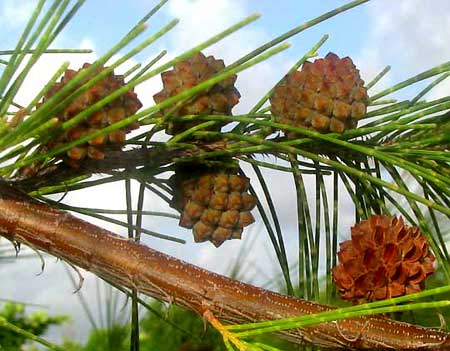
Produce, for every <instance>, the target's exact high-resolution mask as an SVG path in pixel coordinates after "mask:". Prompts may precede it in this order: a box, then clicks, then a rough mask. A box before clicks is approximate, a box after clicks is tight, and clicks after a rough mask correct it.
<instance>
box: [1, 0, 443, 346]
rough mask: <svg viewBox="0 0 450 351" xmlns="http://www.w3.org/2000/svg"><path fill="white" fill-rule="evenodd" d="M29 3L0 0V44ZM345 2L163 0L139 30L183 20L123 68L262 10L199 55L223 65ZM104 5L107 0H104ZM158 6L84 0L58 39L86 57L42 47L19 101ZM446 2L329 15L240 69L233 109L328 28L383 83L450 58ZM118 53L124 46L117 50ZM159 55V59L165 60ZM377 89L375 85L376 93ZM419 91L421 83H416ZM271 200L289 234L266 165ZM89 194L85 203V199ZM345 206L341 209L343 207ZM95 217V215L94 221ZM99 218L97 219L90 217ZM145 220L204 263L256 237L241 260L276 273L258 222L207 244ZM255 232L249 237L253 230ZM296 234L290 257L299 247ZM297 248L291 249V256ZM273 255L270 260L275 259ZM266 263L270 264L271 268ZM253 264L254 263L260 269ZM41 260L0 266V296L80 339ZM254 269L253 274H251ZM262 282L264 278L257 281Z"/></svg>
mask: <svg viewBox="0 0 450 351" xmlns="http://www.w3.org/2000/svg"><path fill="white" fill-rule="evenodd" d="M34 3H35V1H25V0H19V1H18V0H2V1H1V2H0V22H1V23H2V24H3V25H2V32H3V34H2V47H3V49H11V48H13V46H14V43H15V40H17V38H18V35H19V33H20V31H21V30H22V29H23V27H24V25H25V23H26V21H27V18H28V16H29V15H30V12H31V11H32V9H33V6H34ZM345 3H346V1H342V0H328V1H304V0H279V1H272V0H260V1H252V0H215V1H210V0H169V2H168V4H166V6H165V7H164V8H163V9H162V10H161V11H160V12H159V13H158V14H157V15H155V16H154V17H153V18H152V20H151V21H150V22H149V27H148V29H147V31H146V32H145V33H144V36H145V35H148V36H149V35H151V34H152V33H155V32H156V31H157V30H159V29H160V28H161V27H162V26H164V25H165V24H167V23H168V22H169V21H171V20H172V19H174V18H179V19H180V23H179V25H177V26H176V27H175V28H174V29H173V30H172V31H171V32H170V33H169V34H168V35H166V36H165V37H164V38H162V39H160V40H159V41H158V42H156V43H155V44H153V45H152V46H151V47H149V48H148V49H147V50H145V51H144V52H143V53H141V54H139V55H138V56H136V57H135V58H134V59H133V60H131V61H130V63H129V64H127V65H124V66H123V67H121V69H120V70H119V71H120V72H124V71H126V70H127V69H128V68H129V67H131V66H132V65H134V64H135V63H137V62H143V63H146V62H148V61H149V60H151V59H152V58H153V57H155V56H156V55H157V54H158V53H159V52H161V50H163V49H167V50H168V54H167V57H166V58H165V60H167V59H170V58H173V57H174V56H176V55H177V54H180V53H182V52H183V51H184V50H186V49H189V48H190V47H192V46H193V45H196V44H198V43H200V42H201V41H203V40H205V39H207V38H208V37H209V36H211V35H213V34H215V33H217V32H219V31H221V30H223V29H225V28H226V27H227V26H229V25H231V24H233V23H235V22H237V21H239V20H241V19H243V18H245V17H246V16H248V15H250V14H252V13H255V12H258V13H261V14H262V15H263V16H262V18H261V19H259V20H258V21H257V22H255V23H253V24H251V25H250V26H248V27H246V28H244V29H243V30H241V31H240V32H238V33H236V34H234V35H232V36H231V37H229V38H227V39H226V40H224V41H223V42H221V43H219V44H216V45H214V46H212V47H210V48H208V49H207V50H205V53H207V54H213V55H215V56H216V57H220V58H223V59H224V60H225V63H229V62H233V61H235V60H237V59H238V58H239V57H241V56H242V55H244V54H246V53H248V52H249V51H251V50H252V49H254V48H256V47H258V46H259V45H261V44H263V43H265V42H267V41H269V40H270V39H272V38H274V37H276V36H277V35H280V34H282V33H284V32H286V31H288V30H290V29H291V28H293V27H295V26H297V25H299V24H301V23H303V22H305V21H307V20H310V19H313V18H315V17H317V16H319V15H320V14H322V13H324V12H326V11H329V10H332V9H333V8H335V7H338V6H342V5H344V4H345ZM106 4H107V5H106ZM153 5H154V1H149V0H127V1H120V0H112V1H108V2H105V1H102V0H87V2H86V4H85V5H84V6H83V8H82V9H81V10H80V12H79V15H78V16H77V17H76V18H75V19H74V20H73V21H72V22H71V23H70V24H69V25H68V26H67V28H66V30H65V31H64V32H63V33H62V34H61V35H60V36H59V37H58V40H57V42H56V43H55V44H54V47H58V48H91V49H93V50H94V53H93V54H89V55H48V56H45V58H44V59H43V60H41V61H40V62H39V63H38V64H37V65H36V68H35V69H34V70H33V71H32V73H31V74H30V76H29V81H28V82H27V84H26V85H25V86H24V87H23V89H22V90H21V91H20V93H19V95H18V102H19V103H23V104H26V103H27V101H29V99H30V98H32V97H33V96H34V94H35V93H36V92H37V91H38V90H39V89H40V88H41V86H42V85H43V84H44V83H45V82H46V80H47V79H48V78H49V77H50V75H51V74H52V73H53V72H54V70H55V69H56V68H57V67H59V65H60V64H61V63H62V62H64V61H66V60H69V61H70V62H71V66H72V68H75V69H78V67H80V65H81V64H82V63H83V62H92V61H93V60H95V58H96V57H98V56H100V55H102V54H103V53H105V52H106V51H107V50H108V49H109V48H110V47H111V46H112V45H114V44H115V43H116V42H117V41H118V40H119V39H120V38H121V37H122V36H123V35H124V34H125V33H126V32H127V31H128V30H129V29H130V28H131V27H132V26H133V25H134V24H135V23H136V22H137V21H138V20H139V19H140V18H141V17H142V16H143V15H144V14H145V13H146V11H148V10H149V9H150V8H151V7H152V6H153ZM449 13H450V2H448V1H447V0H433V1H424V0H397V1H391V0H372V1H370V2H369V3H366V4H364V5H362V6H360V7H358V8H356V9H353V10H350V11H349V12H347V13H345V14H342V15H340V16H337V17H335V18H332V19H330V20H328V21H326V22H324V23H321V24H319V25H318V26H315V27H313V28H311V29H308V30H306V31H304V32H302V33H301V34H299V35H297V36H296V37H293V38H292V39H290V40H289V42H290V43H291V44H292V47H291V48H290V49H289V50H288V51H285V52H283V53H282V54H280V55H279V56H277V57H274V58H272V59H270V60H268V61H266V62H264V63H262V64H260V65H258V66H257V67H253V68H251V69H249V70H248V71H245V72H243V73H241V74H240V75H239V79H238V81H237V87H238V89H239V90H240V92H241V95H242V99H241V103H240V104H239V105H238V106H237V107H236V110H235V112H236V113H245V112H246V111H248V109H249V108H250V107H251V106H252V104H253V103H255V102H256V101H257V99H258V98H259V97H260V96H261V95H263V94H264V93H265V92H266V91H267V90H268V89H269V88H271V86H272V85H273V84H274V83H275V82H276V81H278V80H279V79H280V78H281V77H282V76H283V75H284V73H285V72H286V70H287V69H288V68H289V67H290V65H292V63H293V62H295V61H296V60H297V59H298V58H299V57H301V56H302V55H303V54H304V53H305V52H306V51H307V50H309V48H310V47H311V46H312V45H314V44H315V43H316V42H317V41H318V40H319V39H320V38H321V37H322V36H323V35H324V34H329V35H330V39H329V40H328V41H327V42H326V43H325V45H324V46H323V47H322V48H321V49H320V54H321V55H325V54H327V53H328V52H329V51H333V52H335V53H336V54H338V55H340V56H350V57H352V58H353V61H354V62H355V64H356V65H357V67H358V68H359V69H360V70H361V75H362V77H363V79H364V80H365V81H366V82H368V81H370V80H371V79H372V78H373V77H374V76H375V75H376V74H377V73H379V72H380V71H381V69H383V68H384V67H385V66H386V65H388V64H390V65H392V71H391V73H390V74H389V76H388V77H386V78H385V79H384V80H383V81H382V82H381V83H380V87H385V86H387V85H390V84H392V83H394V82H397V81H400V80H403V79H405V78H408V77H409V76H411V75H413V74H416V73H418V72H420V71H423V70H426V69H428V68H431V67H433V66H435V65H437V64H440V63H443V62H446V61H448V60H449V58H450V45H448V33H449V32H450V17H449V16H448V14H449ZM120 54H123V53H120ZM162 62H164V60H162ZM160 88H161V83H160V81H159V79H153V80H151V81H149V82H147V83H145V84H143V85H142V86H140V87H138V89H137V92H138V93H139V97H140V99H141V100H142V101H143V102H144V105H146V106H149V105H151V104H152V103H153V102H152V98H151V97H152V95H153V94H154V93H156V92H157V91H158V90H159V89H160ZM448 88H449V85H448V84H446V83H444V84H442V86H441V87H439V88H438V89H436V91H435V92H433V93H432V97H437V96H439V95H443V94H446V95H448V93H446V91H447V90H448ZM376 89H377V88H375V89H374V91H376ZM415 89H418V88H415ZM267 175H268V176H269V177H270V179H276V180H277V181H274V182H273V184H271V191H272V192H273V194H274V197H275V201H276V204H277V206H278V208H279V209H280V217H281V220H282V223H283V230H284V232H285V234H286V235H292V236H294V238H295V235H296V234H295V218H296V212H295V206H294V204H295V202H294V201H295V199H294V197H293V196H290V195H292V189H293V184H292V180H291V178H290V177H289V176H286V175H283V174H279V173H275V172H267ZM123 193H124V192H123V184H115V185H114V186H107V187H102V188H101V189H97V190H95V192H94V191H92V190H91V192H89V193H88V194H86V192H76V193H73V194H69V196H67V198H66V199H65V201H66V202H68V203H71V204H76V205H80V206H86V205H87V206H91V207H103V208H105V207H107V208H116V209H120V208H123ZM86 199H88V203H86ZM146 206H148V208H147V209H149V210H167V206H166V205H164V204H160V203H158V202H157V201H152V199H151V198H148V199H147V203H146ZM343 209H344V211H343V214H344V215H343V218H342V219H341V230H342V232H343V234H342V237H345V236H346V235H348V230H349V225H350V224H351V220H352V219H351V215H350V214H351V213H352V208H351V206H350V204H349V203H348V201H347V202H346V201H345V198H343ZM345 214H347V215H345ZM94 222H95V221H94ZM95 223H98V224H100V225H104V223H102V222H99V221H97V222H95ZM145 224H146V227H148V228H149V229H151V230H155V231H158V232H164V233H167V234H173V235H176V236H179V237H183V238H185V239H186V240H187V242H188V244H186V245H179V244H173V243H168V242H165V241H161V240H158V239H153V238H145V242H146V244H148V245H150V246H152V247H155V248H157V249H160V250H162V251H164V252H167V253H170V254H172V255H175V256H177V257H180V258H182V259H185V260H188V261H190V262H193V263H196V264H199V265H201V266H203V267H206V268H209V269H212V270H215V271H218V272H224V271H226V269H227V268H228V267H229V263H230V262H231V260H232V259H233V258H234V257H236V254H237V252H238V251H239V249H240V248H241V247H242V245H244V244H245V245H252V246H253V247H254V248H255V249H254V250H251V252H252V253H251V255H250V256H249V257H247V261H248V262H251V264H252V266H253V274H256V272H258V271H259V270H260V268H261V267H265V268H264V269H265V270H266V272H268V273H267V278H268V277H274V276H277V275H279V269H278V267H277V265H276V264H275V262H276V259H275V256H274V254H273V252H272V250H271V249H270V248H269V247H268V246H267V245H265V243H266V242H267V241H268V237H267V234H266V233H265V231H264V230H263V229H262V227H261V226H260V225H259V224H258V223H257V224H255V225H254V226H253V229H250V230H247V233H246V234H245V237H244V241H243V242H230V243H226V244H224V245H223V246H222V247H221V248H220V249H215V248H213V247H212V245H211V244H210V243H205V244H200V245H193V244H192V239H191V237H190V233H189V231H187V230H182V229H179V228H178V227H177V225H176V222H173V221H164V222H163V221H160V220H155V219H147V220H146V222H145ZM108 228H109V229H111V230H114V231H116V232H121V233H123V232H124V231H123V229H122V228H119V227H116V226H112V225H110V226H108ZM255 236H256V239H255V240H252V239H251V238H252V237H255ZM295 245H296V244H295V241H293V248H292V250H289V248H288V250H289V252H290V255H293V254H294V253H295ZM293 262H295V256H293V257H292V263H293ZM272 263H273V265H272ZM272 266H273V268H270V269H267V267H272ZM258 267H259V268H258ZM38 272H39V264H38V261H37V260H19V262H15V263H14V264H8V265H0V274H1V275H2V281H3V282H8V284H2V286H1V287H0V297H1V298H7V299H16V300H21V301H27V302H34V303H39V304H43V305H47V306H49V308H50V312H51V313H70V314H72V315H73V316H74V317H73V318H74V321H73V323H72V324H71V325H70V326H67V327H66V328H65V329H64V331H63V333H61V332H60V331H58V332H56V331H55V332H54V333H53V336H56V335H57V334H58V335H66V336H69V337H74V338H77V339H83V337H84V336H85V334H86V330H87V326H88V324H87V319H86V316H85V314H84V312H83V311H82V310H81V308H80V304H79V302H78V296H77V295H74V294H72V290H73V288H72V286H71V283H70V280H69V279H68V278H67V274H66V272H65V270H64V265H63V264H62V263H60V262H56V261H55V260H54V259H51V258H48V259H47V267H46V269H45V271H44V273H43V274H42V275H39V276H36V273H38ZM253 274H252V275H253ZM84 275H85V278H86V284H85V286H84V288H83V290H82V292H83V294H85V295H86V298H87V299H88V301H90V304H91V306H93V309H94V314H95V315H96V316H95V318H98V314H99V312H98V306H97V301H98V300H97V299H96V293H95V291H96V288H95V284H96V283H95V280H94V279H93V278H92V277H91V276H90V275H89V274H84ZM259 278H260V279H259V281H260V282H261V281H262V280H264V279H267V278H266V277H263V279H261V275H260V276H259Z"/></svg>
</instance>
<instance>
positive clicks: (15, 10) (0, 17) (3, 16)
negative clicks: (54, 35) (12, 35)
mask: <svg viewBox="0 0 450 351" xmlns="http://www.w3.org/2000/svg"><path fill="white" fill-rule="evenodd" d="M35 6H36V3H35V2H33V1H14V0H3V1H2V5H1V7H0V21H1V22H2V25H7V26H11V27H19V26H21V25H22V24H24V23H26V22H27V21H28V19H29V18H30V15H31V13H32V12H33V9H34V7H35Z"/></svg>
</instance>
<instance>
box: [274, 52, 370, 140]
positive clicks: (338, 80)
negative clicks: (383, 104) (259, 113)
mask: <svg viewBox="0 0 450 351" xmlns="http://www.w3.org/2000/svg"><path fill="white" fill-rule="evenodd" d="M367 100H368V96H367V91H366V89H365V88H364V81H363V80H361V78H360V76H359V70H357V69H356V67H355V65H354V64H353V62H352V60H351V59H350V58H349V57H345V58H343V59H340V58H339V57H338V56H337V55H335V54H333V53H331V52H330V53H329V54H328V55H327V56H326V57H325V58H323V59H318V60H315V61H314V62H313V63H311V62H308V61H307V62H305V63H304V64H303V66H302V70H301V71H295V72H292V73H289V74H287V75H286V76H285V78H284V79H283V81H282V82H281V83H280V84H279V85H278V86H276V87H275V89H274V92H273V94H272V96H271V97H270V103H271V111H272V114H273V115H274V117H275V121H276V122H279V123H283V124H289V125H292V126H295V127H302V128H309V129H314V130H316V131H318V132H321V133H328V132H337V133H342V132H343V131H345V130H346V129H351V128H355V127H356V125H357V123H358V119H359V118H361V117H362V116H363V115H364V114H365V113H366V109H367ZM287 136H288V138H291V139H293V138H296V137H298V136H297V135H296V134H295V133H290V132H287Z"/></svg>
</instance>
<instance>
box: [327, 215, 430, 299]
mask: <svg viewBox="0 0 450 351" xmlns="http://www.w3.org/2000/svg"><path fill="white" fill-rule="evenodd" d="M351 235H352V239H351V240H347V241H344V242H343V243H341V244H340V251H339V253H338V257H339V265H338V266H337V267H334V269H333V279H334V281H335V283H336V285H337V288H338V291H339V293H340V295H341V297H342V298H343V299H345V300H351V301H353V302H354V303H363V302H367V301H374V300H384V299H388V298H392V297H397V296H402V295H406V294H411V293H415V292H419V291H421V290H423V288H424V281H425V279H426V278H427V277H428V276H429V275H430V274H432V273H433V272H434V260H435V258H434V256H433V254H432V253H431V252H430V251H429V249H428V241H427V239H426V238H425V236H424V235H423V234H422V233H421V232H420V230H419V228H417V227H412V226H407V225H405V224H404V223H403V219H402V218H399V219H398V218H396V217H392V218H390V217H388V216H385V215H373V216H371V217H370V218H369V219H368V220H365V221H362V222H360V223H358V224H357V225H355V226H354V227H352V229H351Z"/></svg>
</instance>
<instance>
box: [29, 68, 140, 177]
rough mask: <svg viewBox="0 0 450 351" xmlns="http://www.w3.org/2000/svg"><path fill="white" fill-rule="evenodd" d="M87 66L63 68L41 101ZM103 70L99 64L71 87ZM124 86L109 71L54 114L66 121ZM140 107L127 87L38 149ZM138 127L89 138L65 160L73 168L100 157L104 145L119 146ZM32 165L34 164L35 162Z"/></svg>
mask: <svg viewBox="0 0 450 351" xmlns="http://www.w3.org/2000/svg"><path fill="white" fill-rule="evenodd" d="M89 66H90V64H89V63H85V64H84V65H83V67H82V68H81V69H80V70H79V71H74V70H72V69H68V70H66V71H65V73H64V76H63V77H62V78H61V81H60V82H58V83H56V84H55V85H54V86H53V87H51V88H50V89H49V91H48V92H47V94H46V95H45V96H44V98H43V101H42V103H44V102H45V101H47V100H49V99H50V98H51V97H53V95H55V94H56V93H57V92H58V91H60V90H61V89H62V88H63V87H64V86H66V85H67V84H68V83H69V82H70V81H71V80H72V79H73V78H74V77H75V76H76V75H77V73H78V72H80V71H82V70H84V69H87V68H88V67H89ZM104 69H105V68H104V67H99V68H98V69H97V70H96V71H95V72H94V73H93V74H92V75H90V76H89V77H87V78H85V79H84V80H83V81H82V82H81V83H80V84H77V86H75V87H74V89H73V92H74V91H75V90H76V89H78V88H79V87H80V86H81V85H83V84H84V83H86V82H87V81H88V80H89V79H92V78H93V77H95V76H96V75H98V74H99V73H100V72H102V71H103V70H104ZM124 85H125V82H124V77H123V76H121V75H115V74H114V72H111V73H110V74H109V75H107V76H106V77H105V78H103V79H101V80H100V81H98V82H97V83H95V84H94V85H93V86H91V87H90V88H88V89H87V90H86V91H84V92H83V93H81V94H80V95H78V96H77V97H76V98H75V99H73V101H72V102H71V103H70V104H69V105H68V106H66V107H65V108H64V109H63V110H62V111H61V112H60V113H59V114H58V115H57V116H55V117H56V118H58V120H59V121H60V122H61V123H62V122H66V121H68V120H70V119H71V118H73V117H75V116H76V115H77V114H79V113H80V112H82V111H84V110H85V109H87V108H88V107H90V106H92V105H93V104H95V103H96V102H98V101H100V100H102V99H103V98H104V97H106V96H108V95H109V94H111V93H112V92H113V91H115V90H117V89H119V88H121V87H122V86H124ZM141 106H142V104H141V102H140V101H139V99H138V97H137V95H136V93H135V92H134V91H132V90H130V91H128V92H126V93H125V94H123V95H121V96H120V97H118V98H116V99H115V100H113V101H111V102H110V103H109V104H107V105H105V106H104V107H103V108H101V109H100V110H97V111H96V112H94V113H92V114H91V115H89V116H88V117H87V118H86V119H85V120H84V121H81V122H80V123H79V124H78V125H76V126H75V127H73V128H71V129H69V130H67V131H66V132H65V133H63V134H62V135H60V136H58V137H57V138H56V139H55V140H52V141H51V142H49V143H48V144H46V145H42V146H41V150H51V149H52V148H55V147H57V146H59V145H62V144H65V143H67V142H71V141H74V140H77V139H79V138H81V137H83V136H84V135H86V134H89V133H92V132H94V131H96V130H100V129H103V128H105V127H107V126H109V125H111V124H113V123H116V122H118V121H120V120H122V119H124V118H126V117H128V116H131V115H133V114H135V113H136V112H137V111H138V110H139V109H140V108H141ZM138 127H139V125H138V124H136V123H135V124H130V125H128V126H126V127H124V128H122V129H119V130H116V131H114V132H111V133H109V134H107V135H103V136H99V137H96V138H94V139H91V140H90V141H89V142H87V143H85V144H82V145H78V146H76V147H73V148H71V149H70V150H68V151H67V154H66V156H67V157H66V158H65V161H66V162H67V163H69V164H70V165H71V166H73V167H78V166H79V162H80V161H82V160H83V159H84V158H86V157H88V158H91V159H94V160H101V159H103V157H104V152H103V150H104V147H105V146H106V145H108V146H109V147H114V148H120V147H121V146H122V144H123V143H124V141H125V135H126V134H127V133H128V132H130V131H131V130H133V129H136V128H138ZM34 166H35V167H36V165H34ZM29 171H30V170H29V169H27V170H22V174H27V172H29Z"/></svg>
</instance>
